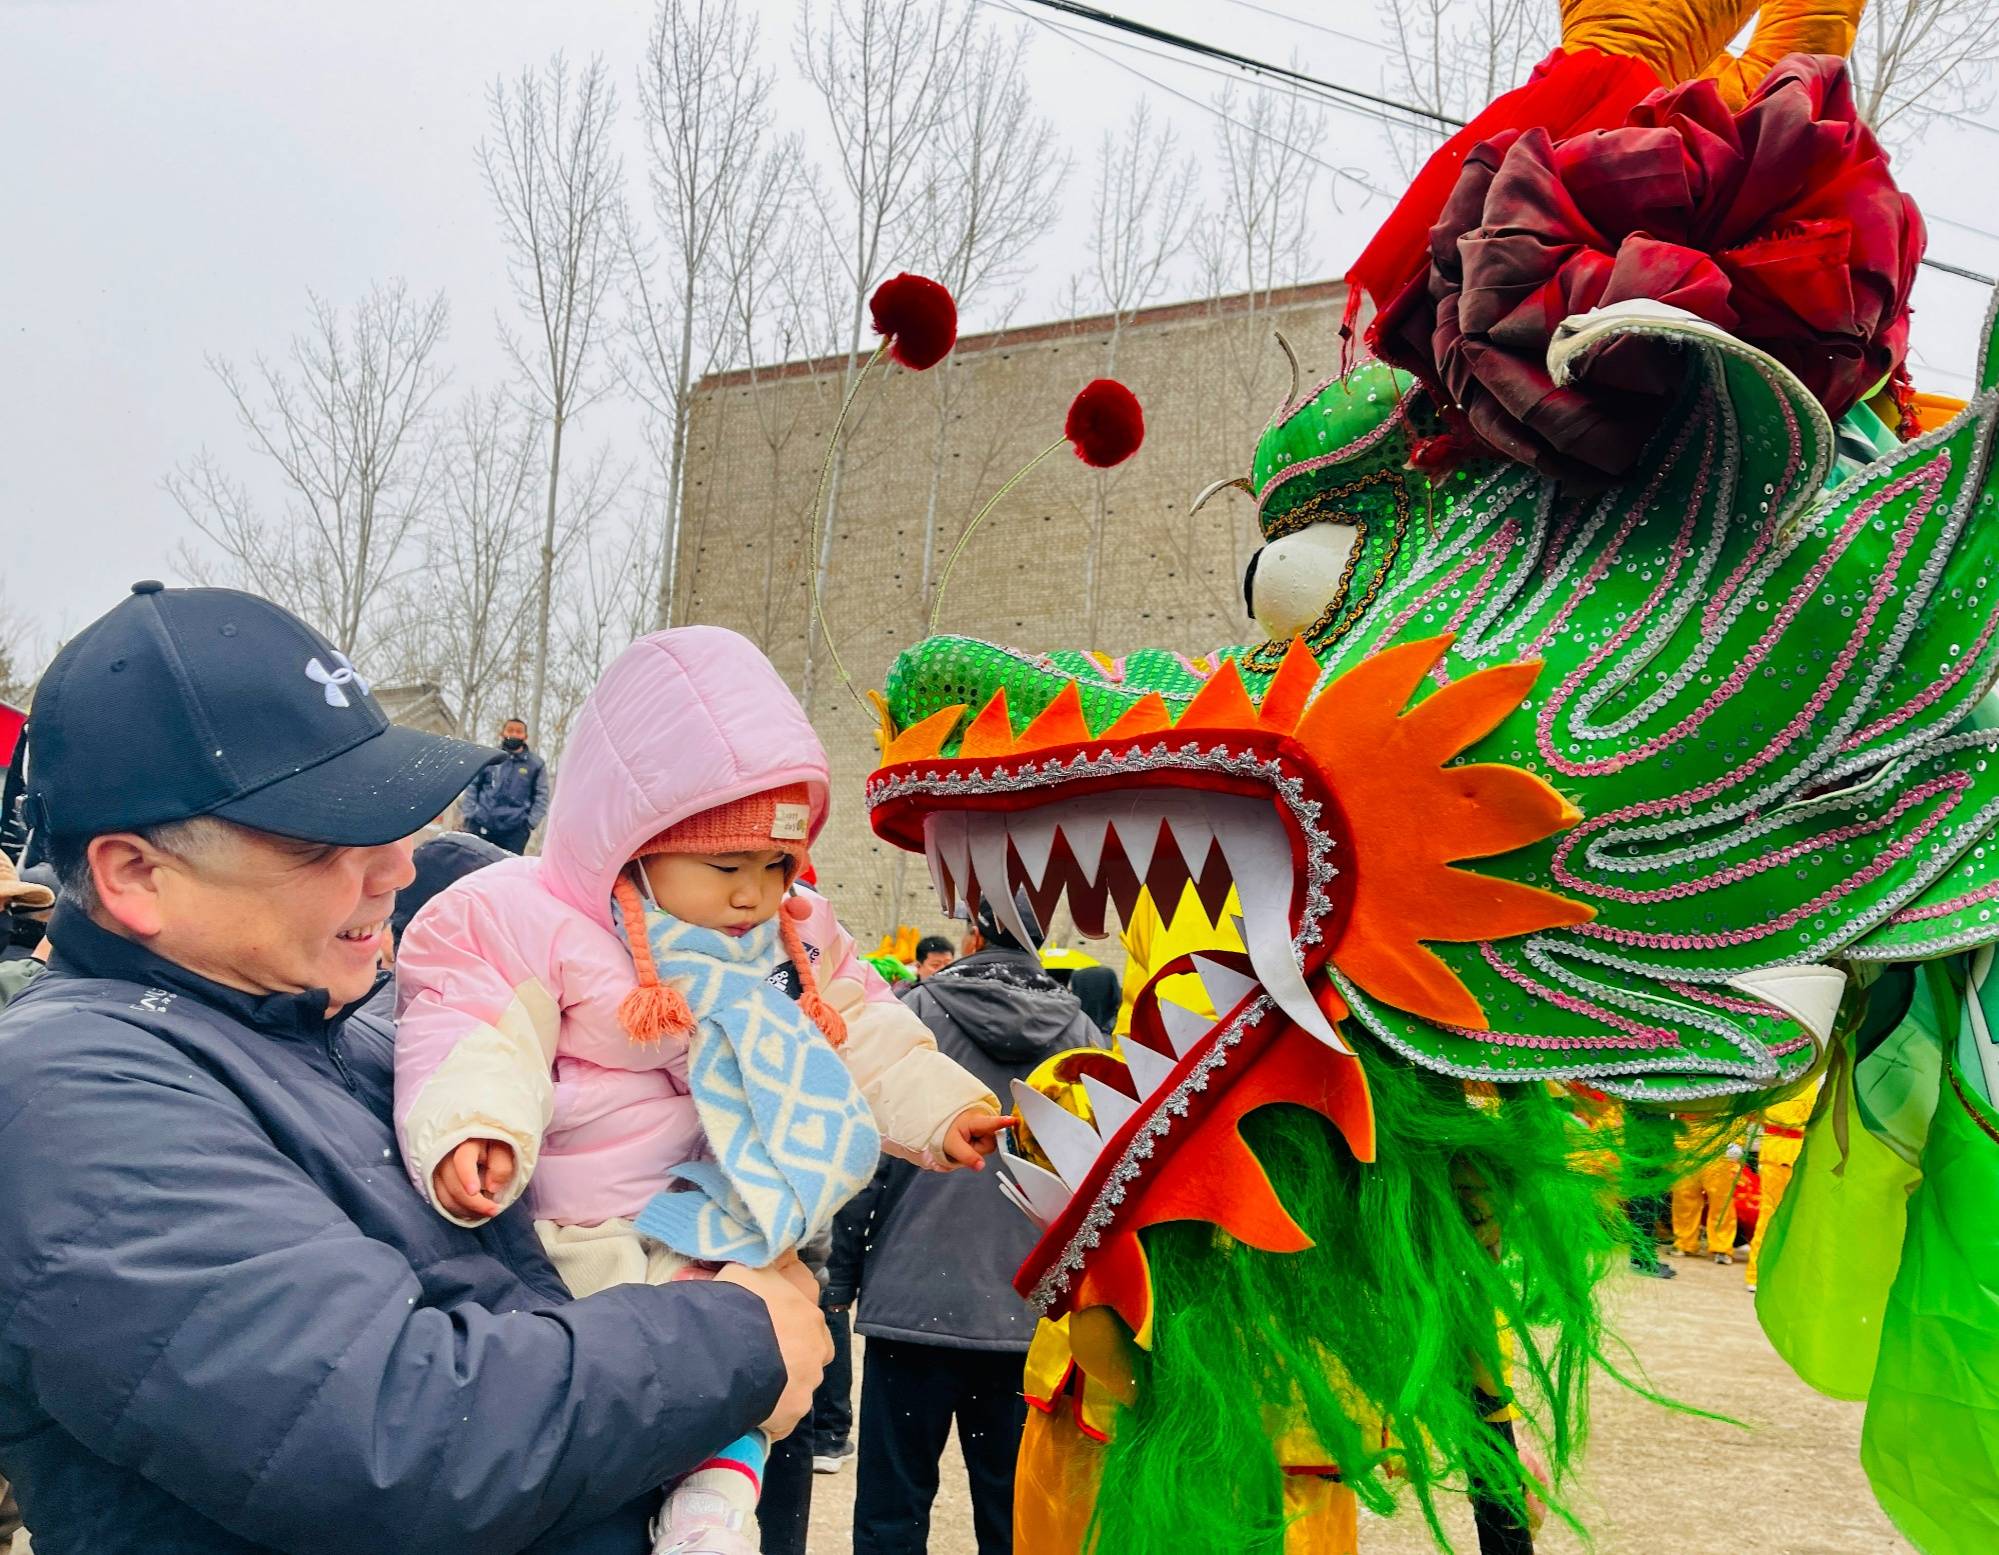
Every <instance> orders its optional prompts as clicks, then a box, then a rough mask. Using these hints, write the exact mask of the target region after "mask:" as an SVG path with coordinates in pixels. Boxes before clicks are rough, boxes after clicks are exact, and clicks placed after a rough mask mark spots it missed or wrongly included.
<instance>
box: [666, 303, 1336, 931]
mask: <svg viewBox="0 0 1999 1555" xmlns="http://www.w3.org/2000/svg"><path fill="white" fill-rule="evenodd" d="M1344 300H1345V293H1344V288H1342V287H1341V286H1340V285H1338V284H1337V283H1323V284H1319V285H1314V286H1308V287H1299V288H1295V289H1292V290H1290V291H1285V292H1279V293H1274V294H1266V295H1260V296H1258V297H1256V298H1254V299H1250V298H1246V297H1228V298H1219V299H1212V300H1208V301H1202V302H1194V303H1187V304H1180V305H1175V306H1172V307H1164V308H1157V309H1153V310H1150V311H1148V312H1146V313H1142V314H1140V315H1138V317H1137V318H1136V319H1134V320H1131V321H1129V322H1127V323H1126V324H1125V325H1124V326H1123V328H1122V329H1120V330H1118V331H1116V332H1115V337H1116V338H1115V340H1114V339H1113V330H1112V328H1111V321H1110V320H1108V319H1103V318H1095V319H1077V320H1070V321H1066V322H1063V323H1059V324H1052V325H1041V326H1035V327H1031V328H1023V329H1018V330H1012V331H1006V332H1001V333H998V334H992V335H984V336H977V337H968V338H966V339H964V340H961V341H960V342H959V346H958V350H957V352H956V354H955V355H954V356H953V358H952V359H951V360H950V361H948V362H946V363H945V364H943V365H941V366H939V367H937V368H935V369H933V370H932V371H931V372H929V373H926V374H921V375H917V374H912V373H908V372H905V371H902V370H900V369H891V370H890V371H889V372H888V373H886V375H885V376H883V377H881V378H880V379H877V380H871V382H870V385H869V386H868V387H867V388H866V389H864V390H863V393H862V401H861V404H860V406H859V407H858V409H859V415H858V420H856V421H855V422H853V423H852V425H851V430H850V433H849V437H848V441H847V444H846V453H845V458H844V460H843V464H842V468H841V470H840V487H839V500H838V506H837V511H836V517H835V521H834V523H833V526H832V537H831V550H830V565H829V568H828V579H827V587H826V592H825V600H824V604H825V611H826V615H827V619H828V621H829V623H830V626H831V630H832V635H833V641H834V644H835V646H836V647H837V649H838V652H839V656H840V658H841V660H842V661H843V662H844V664H845V666H846V669H847V671H848V673H849V674H850V675H851V677H852V685H853V688H854V693H855V694H854V695H850V694H849V691H848V690H847V689H846V688H845V687H844V686H843V685H842V684H841V682H840V677H839V673H838V671H837V670H836V669H835V667H834V664H833V662H832V657H831V655H830V654H828V652H827V651H826V649H825V646H824V643H823V641H814V642H812V644H811V648H810V666H809V668H808V633H807V624H808V619H809V606H808V597H807V577H808V561H809V557H808V553H809V551H810V549H811V546H810V540H809V535H808V519H809V514H808V511H807V510H808V507H809V505H810V503H811V498H812V492H813V488H814V485H815V483H816V482H817V480H818V477H819V469H820V462H821V460H822V458H823V457H824V453H825V447H826V442H825V439H826V435H827V433H828V431H829V430H830V428H831V426H832V422H833V418H834V416H835V414H836V413H837V411H838V408H839V399H840V377H841V369H842V367H843V365H844V364H843V363H841V362H837V361H835V362H827V363H793V364H788V365H786V366H785V367H782V368H778V369H774V370H769V371H764V372H760V373H758V374H756V375H754V376H752V375H751V374H748V373H731V374H722V375H717V376H714V377H711V378H710V379H708V380H706V381H705V382H704V383H703V384H702V385H701V388H700V391H699V394H698V396H697V399H696V402H695V408H694V413H693V421H692V426H691V439H690V441H691V446H690V449H689V458H688V466H687V502H686V510H685V517H684V519H683V525H682V533H681V540H680V555H679V570H678V576H677V600H678V609H677V619H678V620H679V621H681V622H683V623H691V622H705V623H709V624H713V625H718V626H728V627H733V628H735V629H736V630H738V631H740V632H743V633H744V634H746V635H747V636H749V637H750V638H751V639H753V640H754V641H756V642H757V643H758V644H759V646H761V647H762V648H763V650H764V651H765V652H766V653H767V654H769V655H770V657H771V659H772V661H773V662H774V663H775V664H776V665H777V667H778V669H779V671H780V672H781V673H782V674H783V675H784V677H785V678H786V680H787V681H789V682H790V684H791V686H792V688H793V689H794V690H795V691H798V692H799V693H800V694H801V696H804V695H805V693H806V689H807V686H808V684H809V686H810V698H809V705H808V711H809V712H810V714H811V716H812V720H813V723H814V725H815V726H816V727H817V728H818V730H819V733H820V737H821V738H822V739H823V740H824V741H825V743H826V746H827V750H828V752H829V754H830V755H831V757H832V762H833V772H834V784H835V787H834V811H833V820H832V823H831V825H830V827H829V828H828V831H827V834H826V836H825V838H824V839H823V840H822V841H821V843H820V846H819V848H818V849H817V850H816V856H815V862H816V863H817V865H818V868H819V874H820V878H821V880H822V881H823V882H824V886H825V889H826V890H827V892H828V894H829V895H830V896H831V897H832V898H833V899H834V901H835V902H836V904H837V906H838V908H839V910H840V913H841V916H842V918H843V919H844V921H845V922H846V923H847V925H848V927H849V928H850V929H851V930H852V931H853V933H854V935H855V936H856V938H858V939H861V940H863V941H864V942H865V943H864V945H863V948H864V949H869V950H871V949H873V948H874V945H875V942H876V939H877V937H878V936H879V935H881V934H882V933H884V932H886V931H888V930H889V929H891V928H893V927H894V926H895V924H897V923H898V922H905V923H909V924H913V925H915V926H917V927H918V928H920V929H922V930H924V931H925V932H929V931H931V930H933V929H937V928H940V927H942V925H941V921H940V919H939V916H938V908H937V905H936V902H935V900H934V898H933V897H932V895H931V891H930V884H929V877H928V874H927V872H926V870H925V869H924V866H923V863H922V860H920V859H913V858H909V857H908V856H906V855H903V854H901V853H900V852H899V851H898V850H895V849H892V848H889V847H887V846H886V845H884V844H882V843H880V842H878V841H876V839H875V838H874V835H873V834H872V833H871V832H870V831H869V830H868V827H867V822H866V817H865V814H864V812H863V809H862V805H861V785H862V782H863V780H864V779H865V777H866V775H867V774H868V772H869V771H871V770H872V769H873V767H874V764H875V761H876V756H877V753H876V750H875V742H874V730H875V719H874V716H873V714H872V713H871V712H868V711H865V710H864V709H863V708H862V707H861V706H860V705H858V704H857V702H856V700H855V696H856V695H859V694H863V693H865V692H866V691H867V690H868V689H870V688H877V687H879V686H880V685H881V683H882V679H883V676H884V674H885V673H886V671H887V669H888V665H889V662H890V661H891V659H892V658H893V657H894V655H895V653H896V652H897V651H898V650H899V649H901V648H903V647H905V646H907V645H909V644H911V643H914V642H916V641H917V640H919V639H920V638H921V637H923V636H924V635H926V632H927V630H928V626H927V623H928V620H929V616H930V609H931V605H932V602H933V599H934V594H935V585H936V580H937V577H938V575H939V574H940V573H941V572H942V570H943V567H944V564H945V560H946V558H947V557H948V555H949V553H950V551H951V549H952V547H953V545H954V544H955V543H956V540H957V538H958V536H959V534H960V533H961V532H962V531H963V529H964V527H965V525H966V524H967V522H968V521H969V520H970V519H971V518H972V516H973V515H974V514H975V513H976V512H977V511H978V509H979V507H980V506H981V505H982V504H983V503H984V501H985V500H986V499H987V498H988V497H989V496H990V495H991V494H992V493H993V491H994V490H995V489H996V488H997V487H998V486H999V485H1000V484H1001V482H1003V481H1004V480H1005V479H1006V478H1007V477H1008V476H1009V475H1010V474H1012V473H1013V472H1014V471H1015V470H1016V469H1018V468H1019V467H1020V466H1021V465H1022V464H1024V463H1025V462H1026V461H1027V460H1028V459H1030V458H1032V457H1033V456H1034V454H1036V453H1037V452H1039V451H1040V450H1041V449H1042V448H1044V447H1046V446H1047V445H1048V444H1049V443H1051V442H1053V441H1055V440H1056V439H1057V438H1059V437H1060V436H1061V431H1062V421H1063V417H1064V414H1065V413H1066V411H1067V409H1068V405H1069V401H1070V399H1071V397H1072V396H1073V395H1074V394H1075V392H1076V391H1077V390H1078V389H1079V388H1081V387H1082V385H1083V384H1084V383H1086V382H1088V381H1089V380H1090V379H1091V378H1095V377H1099V376H1105V375H1109V376H1114V377H1117V378H1119V379H1120V380H1122V381H1123V382H1124V383H1125V384H1126V385H1128V386H1129V387H1130V388H1131V389H1132V391H1133V392H1134V393H1135V394H1137V395H1138V397H1139V399H1140V401H1141V402H1142V404H1143V405H1144V407H1145V417H1146V440H1145V446H1144V447H1143V448H1142V449H1141V450H1140V452H1139V453H1138V454H1137V455H1136V456H1135V457H1134V458H1133V459H1132V460H1131V461H1130V462H1129V463H1128V464H1126V465H1124V466H1122V467H1121V468H1119V469H1117V470H1113V471H1110V472H1107V473H1104V474H1102V475H1098V474H1096V473H1095V472H1092V471H1090V470H1089V469H1087V468H1086V467H1084V466H1083V465H1081V464H1080V463H1079V462H1078V461H1077V460H1076V459H1075V458H1074V457H1073V456H1072V455H1071V454H1070V452H1069V451H1068V448H1067V446H1066V445H1065V446H1064V447H1063V448H1062V449H1061V450H1059V451H1058V452H1057V453H1055V454H1054V455H1053V456H1051V457H1050V458H1049V459H1048V460H1047V461H1046V462H1045V463H1043V464H1042V465H1041V466H1040V468H1038V469H1037V470H1036V471H1035V472H1034V473H1033V474H1032V475H1030V476H1029V477H1028V478H1027V479H1026V480H1025V481H1023V482H1022V483H1021V484H1020V485H1019V486H1018V487H1016V488H1015V489H1014V491H1013V492H1012V493H1010V494H1009V496H1008V497H1007V499H1006V500H1005V502H1003V503H1002V504H1001V506H1000V507H999V508H998V509H997V510H995V512H994V513H993V515H992V516H991V517H990V518H989V519H988V520H987V521H986V523H985V524H984V525H983V526H982V527H981V529H980V530H979V531H978V532H977V533H976V534H975V535H974V536H973V537H972V540H971V543H970V544H969V546H968V547H967V548H966V550H965V552H964V554H963V556H962V557H961V558H960V560H959V562H958V565H957V567H956V570H955V571H954V573H953V574H952V577H951V580H950V586H949V590H948V593H947V594H946V595H945V598H944V604H943V611H942V615H941V618H940V620H939V629H940V630H943V631H947V632H959V633H964V634H967V635H971V636H977V637H984V638H988V639H991V640H994V641H999V642H1005V643H1012V644H1018V645H1022V646H1028V647H1037V648H1054V647H1065V646H1066V647H1089V648H1097V649H1101V650H1103V651H1105V652H1108V653H1125V652H1128V651H1130V650H1131V649H1134V648H1138V647H1144V646H1148V645H1158V646H1172V647H1181V648H1185V649H1187V650H1189V651H1200V650H1203V649H1207V648H1212V647H1218V646H1221V645H1224V644H1228V643H1235V642H1240V641H1243V640H1245V639H1246V638H1248V637H1249V636H1251V635H1253V633H1254V628H1253V627H1252V626H1251V625H1250V624H1249V622H1248V621H1247V619H1246V617H1245V615H1244V611H1243V605H1242V589H1241V577H1242V569H1243V566H1244V564H1245V563H1246V562H1247V560H1248V558H1249V555H1250V553H1251V552H1252V551H1253V550H1254V549H1255V547H1256V543H1257V540H1256V530H1255V525H1254V522H1253V520H1252V516H1251V512H1250V504H1249V502H1248V500H1247V498H1245V497H1242V496H1240V495H1238V494H1235V493H1224V494H1222V495H1221V496H1219V497H1217V498H1216V499H1215V500H1214V501H1212V502H1210V503H1209V504H1208V506H1207V507H1206V508H1204V509H1203V510H1202V511H1201V512H1200V513H1199V514H1198V515H1191V516H1190V515H1189V513H1188V505H1189V502H1190V500H1191V498H1192V497H1193V495H1194V494H1195V493H1196V492H1197V491H1199V490H1200V489H1201V488H1202V487H1203V486H1205V485H1207V484H1208V483H1209V482H1211V481H1213V480H1216V479H1220V478H1223V477H1227V476H1232V475H1242V474H1246V473H1247V471H1248V467H1249V458H1250V453H1251V450H1252V448H1253V446H1254V444H1255V440H1256V437H1257V435H1258V433H1259V432H1260V431H1261V430H1262V428H1263V427H1264V425H1265V424H1266V422H1267V421H1268V419H1269V416H1270V412H1271V410H1272V408H1273V407H1274V406H1276V405H1277V404H1278V402H1279V401H1280V400H1281V399H1282V398H1283V397H1284V395H1285V394H1286V392H1288V388H1289V385H1290V372H1289V369H1288V368H1287V366H1286V364H1285V361H1284V358H1283V355H1282V353H1281V352H1280V350H1279V349H1278V347H1277V345H1276V343H1275V342H1274V341H1273V339H1272V337H1271V331H1272V329H1273V328H1274V327H1275V328H1281V329H1282V330H1283V332H1284V334H1285V336H1286V337H1287V338H1288V339H1289V340H1290V341H1291V343H1292V345H1293V346H1294V347H1295V348H1296V350H1297V351H1298V354H1299V356H1300V358H1301V359H1302V361H1303V365H1304V369H1305V372H1306V374H1307V375H1308V377H1307V379H1306V383H1305V387H1307V388H1309V387H1310V386H1311V385H1312V384H1314V383H1317V382H1318V381H1319V380H1320V379H1323V378H1324V377H1326V376H1328V375H1330V374H1331V373H1332V371H1333V370H1334V369H1335V366H1336V363H1337V357H1338V352H1339V339H1338V324H1339V316H1340V310H1341V307H1342V305H1343V303H1344ZM877 371H878V372H879V371H880V370H879V369H877ZM1093 605H1094V608H1093ZM1093 617H1094V619H1093Z"/></svg>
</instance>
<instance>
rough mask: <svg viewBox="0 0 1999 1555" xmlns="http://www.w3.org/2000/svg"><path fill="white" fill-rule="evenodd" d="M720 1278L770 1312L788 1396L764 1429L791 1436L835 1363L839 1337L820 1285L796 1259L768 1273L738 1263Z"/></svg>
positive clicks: (780, 1398) (774, 1435) (781, 1397)
mask: <svg viewBox="0 0 1999 1555" xmlns="http://www.w3.org/2000/svg"><path fill="white" fill-rule="evenodd" d="M715 1278H716V1279H717V1280H720V1281H723V1282H725V1283H727V1284H730V1285H740V1286H742V1287H743V1289H745V1290H748V1291H753V1292H755V1293H756V1295H757V1297H758V1298H759V1299H760V1300H761V1301H762V1302H763V1304H764V1310H765V1311H767V1312H768V1313H769V1314H770V1326H771V1328H772V1330H773V1331H774V1332H775V1333H776V1334H777V1348H778V1353H779V1354H780V1355H782V1356H783V1357H784V1392H783V1393H781V1394H779V1395H778V1400H777V1408H775V1409H773V1410H772V1411H771V1412H770V1418H769V1419H767V1420H765V1421H764V1423H763V1428H764V1429H765V1430H766V1431H768V1432H770V1434H771V1436H772V1438H773V1439H775V1438H778V1437H783V1436H789V1435H790V1434H791V1431H792V1428H793V1427H795V1426H796V1425H797V1424H798V1422H799V1421H801V1420H803V1419H804V1418H805V1417H806V1416H807V1415H808V1414H810V1413H811V1412H812V1395H813V1393H815V1392H816V1391H817V1390H818V1387H819V1379H820V1378H821V1377H822V1376H824V1375H825V1373H826V1363H827V1362H828V1361H830V1360H832V1359H833V1335H832V1333H831V1332H830V1331H829V1330H828V1329H827V1327H826V1319H825V1318H824V1317H823V1316H821V1315H820V1312H819V1282H818V1281H817V1280H815V1279H813V1278H812V1271H811V1270H810V1269H808V1268H806V1267H805V1265H804V1264H802V1263H800V1262H799V1261H798V1259H797V1257H796V1255H794V1256H793V1257H791V1258H789V1259H787V1260H785V1261H784V1262H782V1263H776V1264H772V1265H771V1266H770V1267H769V1268H768V1269H746V1268H744V1267H743V1266H742V1265H741V1264H739V1263H732V1264H729V1265H727V1266H725V1267H724V1268H723V1269H722V1271H721V1272H720V1273H719V1274H717V1275H716V1276H715Z"/></svg>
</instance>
